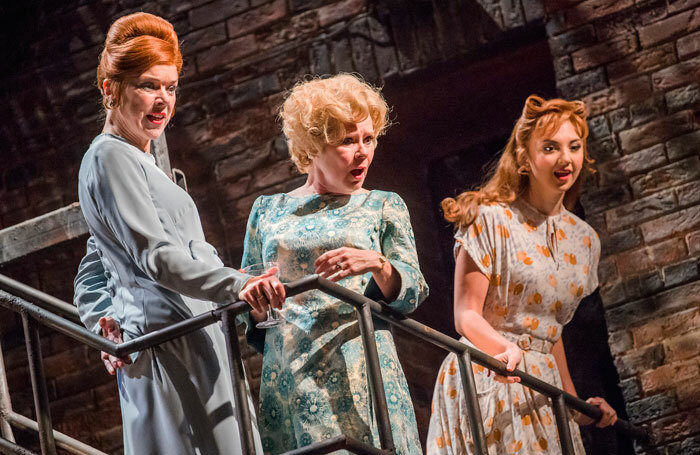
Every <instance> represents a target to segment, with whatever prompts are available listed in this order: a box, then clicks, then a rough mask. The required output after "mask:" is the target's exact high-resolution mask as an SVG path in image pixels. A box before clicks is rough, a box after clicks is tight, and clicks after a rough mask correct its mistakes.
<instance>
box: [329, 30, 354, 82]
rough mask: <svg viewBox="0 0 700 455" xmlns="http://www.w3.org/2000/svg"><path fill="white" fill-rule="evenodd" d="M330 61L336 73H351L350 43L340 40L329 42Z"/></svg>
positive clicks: (344, 39) (343, 39)
mask: <svg viewBox="0 0 700 455" xmlns="http://www.w3.org/2000/svg"><path fill="white" fill-rule="evenodd" d="M331 61H332V62H333V67H334V69H335V71H336V72H341V71H344V72H348V73H350V72H353V71H354V70H355V68H353V65H352V48H351V47H350V41H348V40H347V39H346V38H341V39H338V40H334V41H332V42H331Z"/></svg>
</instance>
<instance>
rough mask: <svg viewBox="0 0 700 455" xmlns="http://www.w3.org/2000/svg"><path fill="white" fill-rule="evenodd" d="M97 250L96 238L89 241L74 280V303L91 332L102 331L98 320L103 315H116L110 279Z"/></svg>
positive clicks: (99, 332)
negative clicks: (110, 293) (110, 290)
mask: <svg viewBox="0 0 700 455" xmlns="http://www.w3.org/2000/svg"><path fill="white" fill-rule="evenodd" d="M104 272H105V269H104V266H103V265H102V261H101V259H100V256H99V254H98V252H97V246H96V245H95V239H94V238H93V237H90V238H89V239H88V241H87V247H86V253H85V257H83V259H82V260H81V261H80V265H79V266H78V274H77V275H76V276H75V280H74V281H73V289H74V291H75V292H74V294H73V304H74V305H75V306H77V307H78V313H79V314H80V320H81V321H83V325H85V327H87V329H88V330H90V331H91V332H95V333H98V334H101V333H102V330H101V329H100V325H99V324H98V321H99V320H100V318H102V317H112V318H113V317H114V308H113V307H112V298H111V297H110V295H109V292H108V290H107V283H108V279H107V276H106V275H105V273H104Z"/></svg>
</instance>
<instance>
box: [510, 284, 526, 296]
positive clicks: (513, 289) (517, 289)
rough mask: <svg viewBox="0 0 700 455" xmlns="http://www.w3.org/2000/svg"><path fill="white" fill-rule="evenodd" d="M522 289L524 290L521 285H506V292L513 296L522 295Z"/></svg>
mask: <svg viewBox="0 0 700 455" xmlns="http://www.w3.org/2000/svg"><path fill="white" fill-rule="evenodd" d="M523 289H525V286H523V284H522V283H510V284H509V285H508V292H510V293H511V294H513V295H520V294H522V292H523Z"/></svg>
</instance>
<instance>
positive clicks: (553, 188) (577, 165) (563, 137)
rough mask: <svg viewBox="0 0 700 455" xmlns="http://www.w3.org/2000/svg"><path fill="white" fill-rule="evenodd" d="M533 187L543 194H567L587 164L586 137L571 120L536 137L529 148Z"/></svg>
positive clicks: (531, 183)
mask: <svg viewBox="0 0 700 455" xmlns="http://www.w3.org/2000/svg"><path fill="white" fill-rule="evenodd" d="M528 155H529V161H530V186H531V187H533V188H532V189H534V190H535V191H537V192H538V193H540V194H553V193H557V194H563V193H565V192H566V191H568V190H569V189H570V188H571V187H572V185H573V184H574V182H575V181H576V179H578V176H579V174H580V173H581V168H582V167H583V140H582V139H581V137H580V136H579V135H578V133H577V132H576V129H575V128H574V125H573V124H572V123H571V122H570V121H568V120H567V121H566V122H564V123H563V124H562V125H561V126H560V127H559V130H557V131H556V132H555V133H554V134H552V135H542V136H533V138H532V139H531V140H530V148H529V150H528Z"/></svg>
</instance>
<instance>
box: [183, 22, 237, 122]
mask: <svg viewBox="0 0 700 455" xmlns="http://www.w3.org/2000/svg"><path fill="white" fill-rule="evenodd" d="M180 41H181V45H180V49H181V51H182V54H183V55H192V54H194V53H196V52H198V51H201V50H204V49H208V48H210V47H211V46H214V45H216V44H220V43H223V42H224V41H226V25H225V24H224V23H220V24H215V25H211V26H209V27H206V28H203V29H201V30H197V31H195V32H192V33H188V34H186V35H184V36H181V37H180ZM178 110H179V109H178Z"/></svg>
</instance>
